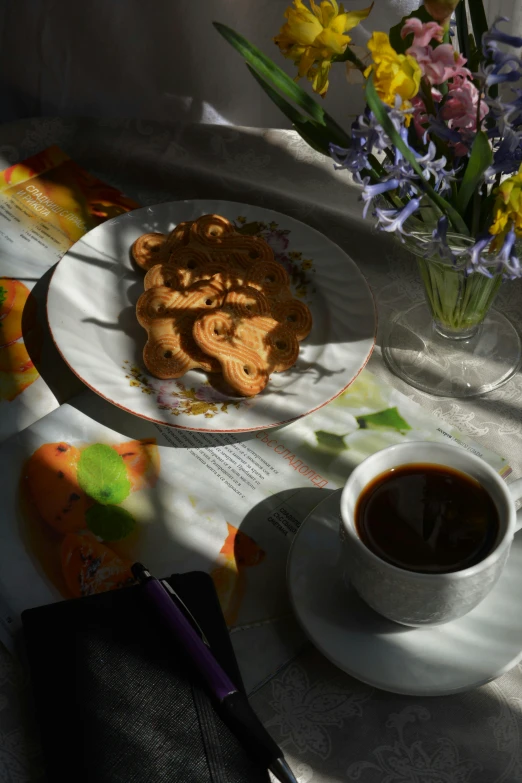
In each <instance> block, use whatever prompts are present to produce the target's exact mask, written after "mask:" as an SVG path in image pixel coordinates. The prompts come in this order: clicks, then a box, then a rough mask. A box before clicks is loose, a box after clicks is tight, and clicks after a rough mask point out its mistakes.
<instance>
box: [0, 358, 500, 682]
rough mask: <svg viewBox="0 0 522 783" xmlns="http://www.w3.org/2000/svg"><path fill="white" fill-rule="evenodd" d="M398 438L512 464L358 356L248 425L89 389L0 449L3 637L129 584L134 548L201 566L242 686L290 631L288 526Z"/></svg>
mask: <svg viewBox="0 0 522 783" xmlns="http://www.w3.org/2000/svg"><path fill="white" fill-rule="evenodd" d="M405 440H432V441H442V442H453V443H454V444H455V447H456V448H458V447H461V448H466V449H469V450H471V451H473V452H474V453H475V454H478V455H479V456H481V457H483V458H484V459H485V460H486V461H487V462H488V463H489V464H491V465H492V466H493V467H494V468H495V469H496V470H497V471H499V473H500V474H501V475H503V476H506V475H507V474H508V473H509V472H510V468H509V467H508V465H507V464H506V461H505V460H504V459H502V458H501V457H499V456H497V455H496V454H494V453H492V452H489V451H485V450H484V449H482V448H481V447H480V446H478V445H477V444H475V443H473V442H472V441H470V440H469V439H468V438H467V437H465V436H463V435H462V434H461V433H459V432H458V431H457V430H455V429H453V428H452V427H450V426H448V425H446V424H445V423H444V422H442V421H440V420H438V419H436V418H435V417H433V416H432V415H430V414H428V413H426V412H425V411H424V410H423V409H422V408H420V407H419V406H418V405H417V404H416V403H413V402H412V401H411V400H409V399H408V398H407V397H405V396H404V395H403V394H401V393H400V392H398V391H396V390H394V389H393V388H391V387H389V386H387V385H386V384H384V383H383V382H382V381H380V380H379V379H377V378H376V377H375V376H374V375H373V374H372V373H371V372H369V371H368V370H365V371H363V372H362V373H361V375H360V376H359V377H358V378H357V379H356V381H355V382H354V383H353V384H352V385H351V386H350V387H349V389H348V390H347V391H346V392H344V393H343V394H342V395H341V396H340V397H338V398H337V399H336V400H334V401H333V402H331V403H330V404H328V405H327V406H325V407H323V408H321V409H320V410H318V411H316V412H315V413H313V414H311V415H309V416H306V417H304V418H302V419H299V420H298V421H296V422H294V423H292V424H289V425H287V426H285V427H282V428H278V429H270V430H264V431H260V432H258V433H257V434H253V433H244V434H237V435H235V434H227V433H222V434H206V433H202V432H193V431H187V430H181V429H175V428H169V427H163V426H158V425H154V424H151V423H150V422H147V421H145V420H143V419H139V418H137V417H134V416H131V415H130V414H128V413H126V412H124V411H123V410H120V409H118V408H116V407H114V406H112V405H110V404H109V403H107V402H105V401H104V400H102V399H101V398H100V397H98V396H96V395H94V394H92V393H91V392H89V391H86V392H85V393H83V394H82V395H80V396H79V397H77V398H75V399H74V400H72V401H71V402H70V403H67V404H65V405H63V406H62V407H60V408H59V409H57V410H55V411H53V412H52V413H50V414H49V415H47V416H45V417H44V418H42V419H41V420H39V421H38V422H36V423H34V424H33V425H31V426H30V427H28V428H27V429H25V430H24V431H22V432H20V433H19V434H18V435H16V436H13V437H12V438H10V439H9V440H8V441H6V442H5V443H4V444H3V445H2V447H1V454H0V460H1V464H2V465H3V466H4V469H3V472H2V475H1V476H0V493H1V497H2V501H3V515H2V516H3V523H2V526H1V528H0V597H1V599H2V603H3V608H2V614H1V615H0V630H1V633H2V638H3V640H4V641H5V642H6V644H8V645H9V643H10V639H11V633H12V632H13V631H15V630H16V629H17V628H19V617H20V613H21V612H22V611H23V610H24V609H26V608H29V607H33V606H36V605H41V604H45V603H49V602H53V601H58V600H61V599H64V598H70V597H74V596H81V595H90V594H92V593H96V592H100V591H104V590H108V589H114V588H119V587H123V586H125V585H127V584H129V583H131V579H132V577H131V573H130V565H131V564H132V563H133V562H135V561H137V560H138V561H140V562H143V563H144V564H145V565H146V566H147V567H148V568H150V569H151V571H152V572H153V573H154V574H155V575H157V576H159V577H163V576H168V575H170V574H171V573H174V572H179V571H190V570H193V569H203V570H205V571H207V572H209V573H210V574H211V575H212V578H213V580H214V583H215V585H216V588H217V592H218V595H219V599H220V602H221V605H222V608H223V611H224V614H225V618H226V621H227V623H228V625H229V627H230V628H231V630H234V631H236V633H234V634H233V636H232V639H233V642H234V644H235V646H236V652H237V653H238V658H239V662H240V665H242V667H243V670H245V668H248V667H249V666H250V667H251V670H252V679H250V680H249V679H248V677H247V687H253V686H254V685H255V684H256V683H255V677H259V676H260V673H262V674H263V675H268V674H269V671H267V669H270V667H272V668H273V667H274V666H275V667H276V666H277V665H278V662H279V663H282V662H283V660H279V659H281V658H283V659H284V657H285V656H286V658H288V657H290V655H291V654H292V652H293V651H294V652H295V650H292V649H291V648H292V647H293V646H295V644H296V643H297V642H298V641H300V642H302V638H301V637H298V636H297V635H296V634H294V635H293V636H291V638H290V640H287V642H285V643H284V644H283V643H282V641H281V640H282V634H281V632H280V627H281V621H283V625H285V624H286V619H285V618H291V616H292V613H291V609H290V605H289V601H288V597H287V591H286V582H285V568H286V560H287V556H288V551H289V547H290V545H291V542H292V539H293V537H294V535H295V534H296V532H297V530H298V529H299V526H300V525H301V524H302V522H303V520H304V519H305V517H306V516H307V515H308V514H309V513H310V511H311V510H312V509H313V508H314V507H315V506H316V505H317V504H318V503H319V502H320V501H321V500H323V499H324V498H325V496H326V493H328V492H330V491H332V490H337V489H339V488H341V487H342V486H343V484H344V482H345V481H346V478H347V476H348V475H349V473H350V471H351V470H352V469H353V468H354V466H355V465H357V464H358V463H359V462H361V460H363V459H364V458H365V457H366V456H368V455H370V454H372V453H373V452H375V451H377V450H379V449H381V448H384V447H385V446H387V445H390V444H393V443H399V442H403V441H405ZM278 621H279V625H278ZM240 629H245V632H247V630H248V631H250V632H251V635H250V637H248V638H250V639H254V638H255V639H256V643H255V644H253V643H252V642H249V643H248V644H245V638H247V637H245V636H244V635H242V633H241V632H239V631H240ZM256 629H257V630H256ZM252 634H254V635H253V636H252ZM283 636H284V634H283ZM285 645H286V647H285ZM256 656H257V659H256ZM247 659H248V660H247ZM256 661H257V662H256ZM254 664H255V665H254Z"/></svg>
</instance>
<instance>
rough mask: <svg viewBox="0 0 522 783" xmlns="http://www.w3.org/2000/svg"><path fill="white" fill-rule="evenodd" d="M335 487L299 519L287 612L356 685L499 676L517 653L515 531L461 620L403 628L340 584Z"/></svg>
mask: <svg viewBox="0 0 522 783" xmlns="http://www.w3.org/2000/svg"><path fill="white" fill-rule="evenodd" d="M339 502H340V492H335V493H332V494H331V495H329V496H328V497H327V498H326V499H325V500H324V501H323V502H322V503H320V504H319V506H317V508H316V509H315V510H314V511H313V512H312V513H311V514H310V516H308V517H307V518H306V520H305V521H304V522H303V524H302V525H301V528H300V530H299V532H298V534H297V535H296V537H295V539H294V542H293V545H292V549H291V550H290V555H289V559H288V569H287V579H288V589H289V592H290V597H291V600H292V604H293V607H294V610H295V612H296V614H297V617H298V619H299V621H300V623H301V625H302V626H303V628H304V630H305V632H306V633H307V634H308V636H309V637H310V639H311V641H312V642H313V643H314V645H315V646H316V647H317V648H318V649H319V650H320V651H321V652H322V653H323V655H325V656H326V657H327V658H328V659H329V660H330V661H332V663H334V664H335V665H336V666H338V667H339V668H340V669H343V670H344V671H345V672H347V673H348V674H350V675H352V676H353V677H356V678H357V679H358V680H362V682H365V683H368V684H369V685H372V686H374V687H376V688H381V689H383V690H386V691H392V692H393V693H402V694H406V695H410V696H443V695H447V694H452V693H459V692H461V691H467V690H470V689H471V688H476V687H477V686H479V685H483V684H484V683H486V682H489V681H490V680H493V679H495V678H496V677H499V676H500V675H501V674H504V673H505V672H507V671H508V670H509V669H511V668H512V667H513V666H514V665H515V664H516V663H518V661H519V660H520V659H521V658H522V612H521V610H520V603H521V598H522V534H519V535H517V536H515V540H514V543H513V545H512V547H511V553H510V556H509V560H508V562H507V565H506V568H505V570H504V572H503V574H502V576H501V577H500V579H499V581H498V582H497V584H496V586H495V587H494V588H493V590H492V592H491V593H490V594H489V595H488V597H487V598H486V599H485V600H484V601H483V602H482V603H481V604H479V606H477V607H476V608H475V609H473V611H472V612H470V613H469V614H467V615H466V616H465V617H462V618H461V619H460V620H455V621H454V622H451V623H447V624H446V625H441V626H438V627H433V628H406V627H405V626H400V625H397V624H395V623H393V622H391V621H390V620H386V619H385V618H384V617H381V616H380V615H378V614H377V613H376V612H374V611H373V610H372V609H370V608H369V607H368V606H367V605H366V604H365V603H364V602H363V601H362V600H361V599H360V598H359V596H358V595H357V593H356V592H355V591H354V590H353V589H348V588H346V587H345V586H344V584H343V582H342V581H341V572H340V568H339V562H338V557H339Z"/></svg>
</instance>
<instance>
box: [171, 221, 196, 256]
mask: <svg viewBox="0 0 522 783" xmlns="http://www.w3.org/2000/svg"><path fill="white" fill-rule="evenodd" d="M191 226H192V221H191V220H190V221H188V222H186V223H178V225H177V226H176V228H173V229H172V231H171V232H170V234H169V235H168V236H167V237H166V240H167V242H166V244H167V248H166V249H167V251H171V250H174V248H176V247H181V246H183V245H187V244H188V242H189V237H190V227H191Z"/></svg>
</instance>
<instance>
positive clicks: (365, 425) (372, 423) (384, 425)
mask: <svg viewBox="0 0 522 783" xmlns="http://www.w3.org/2000/svg"><path fill="white" fill-rule="evenodd" d="M356 421H357V424H358V425H359V427H360V428H361V429H362V430H397V431H398V432H406V431H407V430H411V427H410V425H409V424H408V422H407V421H405V419H403V418H402V416H401V414H400V413H399V411H398V410H397V408H386V410H384V411H378V412H377V413H368V414H366V415H365V416H357V417H356Z"/></svg>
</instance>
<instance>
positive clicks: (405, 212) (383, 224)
mask: <svg viewBox="0 0 522 783" xmlns="http://www.w3.org/2000/svg"><path fill="white" fill-rule="evenodd" d="M419 207H420V199H418V198H412V199H411V201H409V202H408V203H407V204H406V206H405V207H404V209H401V210H399V209H376V210H375V214H376V216H377V219H378V225H379V228H381V229H382V230H383V231H387V232H389V233H392V232H394V231H397V232H398V233H399V234H403V235H404V236H408V234H407V233H406V231H404V223H405V222H406V220H408V218H410V217H411V216H412V215H413V213H414V212H416V211H417V210H418V209H419Z"/></svg>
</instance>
